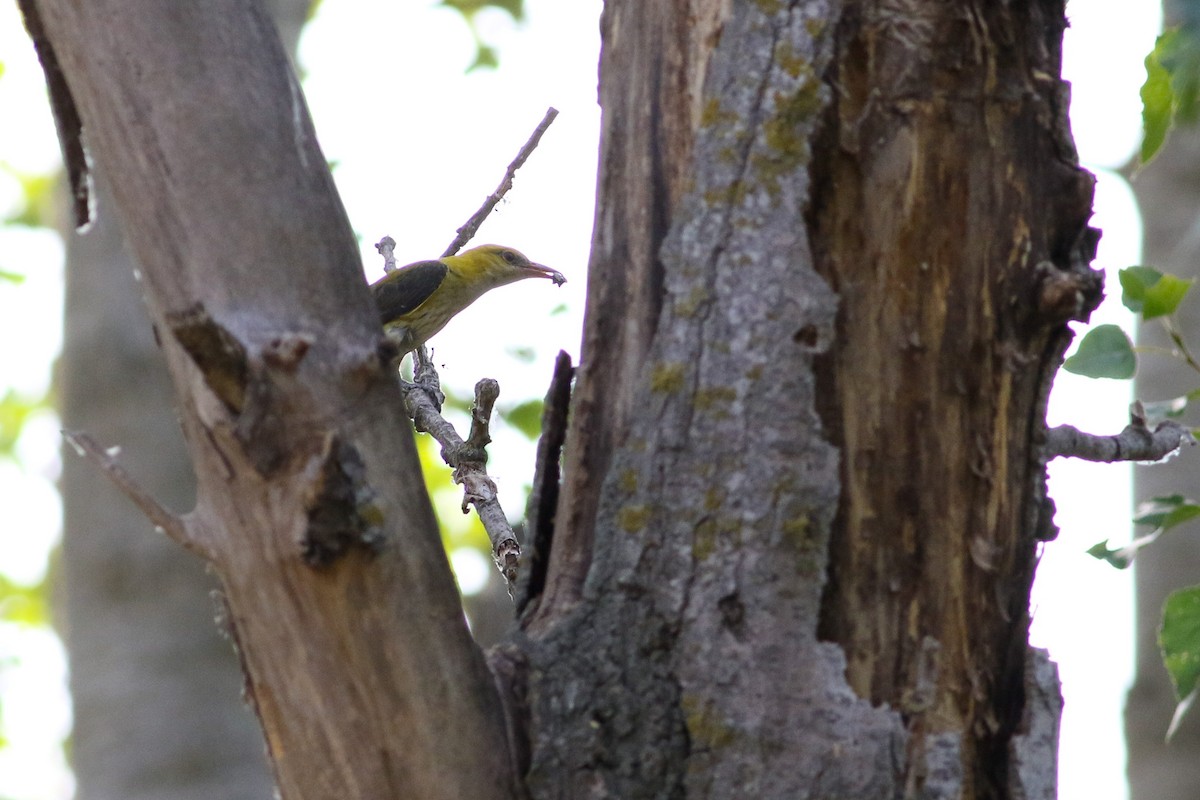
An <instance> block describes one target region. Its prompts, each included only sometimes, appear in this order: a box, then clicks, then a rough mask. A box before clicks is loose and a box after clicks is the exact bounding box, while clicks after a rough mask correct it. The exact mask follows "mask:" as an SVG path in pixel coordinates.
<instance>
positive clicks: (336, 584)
mask: <svg viewBox="0 0 1200 800" xmlns="http://www.w3.org/2000/svg"><path fill="white" fill-rule="evenodd" d="M38 5H39V7H40V8H42V9H43V12H44V15H45V17H46V22H47V29H48V32H49V37H50V40H51V41H52V42H53V43H54V46H55V49H56V51H57V52H58V57H59V59H60V61H61V62H62V63H63V67H64V71H65V73H66V76H67V80H68V82H69V84H70V86H71V89H72V90H73V91H74V93H75V98H76V100H77V101H78V104H79V105H80V107H81V110H82V112H83V118H84V121H85V125H86V126H87V129H88V130H89V132H90V134H91V138H90V139H89V142H90V143H91V144H92V145H93V146H94V149H95V151H96V153H97V158H98V159H99V160H100V161H101V162H102V163H104V164H106V165H107V166H108V169H109V171H110V172H111V173H112V174H114V175H120V176H121V180H120V182H119V185H118V186H117V195H118V205H119V206H120V208H121V212H122V214H123V216H124V217H125V219H126V223H127V225H128V227H129V229H130V232H131V240H132V241H133V242H134V244H135V246H136V247H137V249H138V253H139V255H140V258H141V261H142V262H143V264H144V265H145V270H146V273H147V281H146V285H147V291H148V292H149V294H150V304H151V307H152V310H153V313H154V315H155V319H156V321H157V323H158V325H159V330H160V335H161V338H162V341H163V347H164V349H165V351H166V352H167V356H168V362H169V363H170V365H171V368H172V374H173V377H174V379H175V382H176V386H177V388H178V390H179V392H180V394H181V398H182V403H181V404H182V407H183V414H184V427H185V430H186V431H187V433H188V437H189V444H190V446H191V448H192V453H193V459H194V460H195V462H196V464H197V471H198V474H199V477H200V490H199V499H198V509H197V512H196V513H195V514H193V515H192V516H191V517H189V519H188V520H187V521H186V522H185V523H184V524H181V525H178V526H176V527H177V530H176V535H178V536H179V537H180V538H181V539H184V540H186V541H189V542H191V543H192V545H193V546H194V547H196V548H197V549H200V550H202V551H203V552H204V553H205V555H207V557H208V558H210V560H212V562H213V563H214V565H215V567H216V570H217V572H218V573H219V574H220V575H221V577H222V580H223V583H224V585H225V587H226V592H227V597H228V601H229V604H230V607H231V609H232V619H233V621H234V624H235V629H236V632H237V636H238V642H239V644H240V646H241V649H242V653H243V658H244V663H245V666H246V670H247V675H248V679H249V683H250V686H251V689H252V691H253V695H254V697H255V699H256V701H257V706H258V710H259V712H260V714H261V715H262V717H263V723H264V727H265V729H266V732H267V738H268V742H269V745H270V751H271V754H272V756H273V758H274V761H275V765H276V769H277V773H278V777H279V782H280V786H281V789H282V793H283V796H284V797H287V798H299V797H305V798H334V797H336V798H360V797H361V798H379V797H390V796H400V795H401V794H403V796H410V797H514V796H518V795H519V794H520V793H521V791H522V789H520V788H518V787H519V783H520V782H521V779H522V778H524V784H525V788H526V789H527V790H528V791H529V793H530V794H532V796H534V797H537V798H587V797H621V798H641V797H682V796H688V797H712V798H729V797H780V798H783V797H855V798H890V797H899V796H903V795H906V794H907V795H909V796H914V797H916V796H923V797H964V798H1008V797H1013V798H1015V797H1027V798H1032V797H1039V798H1048V797H1051V796H1052V794H1053V773H1054V746H1053V742H1054V735H1055V730H1054V729H1055V725H1056V722H1057V711H1056V708H1055V698H1056V688H1057V687H1056V683H1055V681H1054V678H1053V671H1052V669H1048V668H1047V665H1046V664H1045V663H1044V662H1043V661H1041V660H1039V659H1037V658H1034V657H1032V656H1031V654H1030V653H1029V652H1028V649H1027V645H1026V628H1027V622H1028V616H1027V603H1028V590H1029V582H1030V578H1031V576H1032V571H1033V564H1034V553H1035V548H1036V544H1037V541H1038V538H1039V536H1045V535H1048V533H1049V532H1050V531H1051V530H1052V527H1051V523H1050V522H1049V517H1048V509H1047V506H1046V504H1045V503H1044V502H1043V497H1042V489H1043V481H1042V472H1043V470H1042V464H1041V461H1040V449H1039V443H1040V438H1039V437H1040V435H1041V432H1042V423H1041V419H1042V412H1043V410H1044V402H1045V393H1046V391H1047V389H1048V382H1049V379H1050V376H1051V375H1052V372H1053V369H1054V368H1055V367H1056V366H1057V363H1058V360H1059V358H1060V356H1061V353H1062V350H1063V349H1064V347H1065V344H1066V340H1067V336H1068V334H1067V329H1066V327H1065V322H1066V321H1067V320H1068V319H1071V318H1078V317H1081V316H1085V315H1086V314H1087V312H1088V311H1090V309H1091V307H1092V305H1093V304H1094V303H1095V301H1096V299H1097V296H1098V292H1097V287H1096V284H1095V279H1094V276H1093V274H1092V273H1091V272H1090V270H1089V269H1088V267H1087V261H1088V260H1089V258H1090V256H1091V251H1092V246H1093V244H1094V238H1093V235H1092V234H1091V232H1090V231H1089V230H1088V228H1087V225H1086V222H1087V217H1088V213H1089V207H1090V196H1091V194H1090V192H1091V180H1090V178H1089V176H1087V174H1086V173H1083V172H1082V171H1080V170H1079V168H1078V166H1077V165H1076V163H1075V154H1074V150H1073V147H1072V145H1071V140H1070V135H1069V133H1068V131H1067V129H1066V94H1065V89H1064V87H1063V85H1062V83H1061V82H1060V81H1059V79H1058V75H1059V66H1060V65H1059V42H1060V40H1061V33H1062V27H1063V24H1064V23H1063V7H1062V3H1061V2H1055V1H1054V0H1042V1H1041V2H1032V3H1026V4H1021V5H1020V6H1019V7H1018V6H1016V5H1006V4H995V3H965V4H963V3H950V4H947V3H936V2H932V1H931V0H925V1H924V2H912V3H908V4H897V3H894V2H867V3H852V4H846V5H844V6H843V5H840V4H837V3H833V2H829V1H828V0H809V2H795V3H790V4H785V3H778V2H761V0H760V2H744V1H742V0H729V1H727V2H717V0H690V2H689V1H688V0H681V1H679V2H665V0H655V1H654V2H647V1H646V0H612V1H611V2H609V3H608V4H607V6H606V9H605V12H604V21H603V31H604V53H603V57H602V63H601V76H602V77H601V102H602V105H603V107H604V113H605V116H604V123H603V125H604V128H603V135H602V153H601V174H600V192H599V200H598V208H597V216H596V219H597V226H596V234H595V242H594V245H595V246H594V254H593V260H592V265H591V266H592V272H591V277H590V286H589V304H588V311H587V322H586V331H585V342H584V351H583V359H582V365H583V366H582V369H581V372H580V376H579V380H578V385H577V387H576V393H575V400H574V406H573V418H572V423H571V428H570V432H569V437H568V441H567V446H566V447H567V453H568V456H567V461H566V477H565V481H566V482H565V486H564V496H563V498H562V501H561V503H560V506H559V512H558V516H557V525H556V531H555V538H554V541H553V545H552V549H551V552H550V554H549V560H548V564H549V572H548V574H547V575H546V580H545V583H544V586H545V590H544V592H543V593H542V594H541V596H540V597H537V598H535V602H534V603H533V604H531V605H530V606H529V607H528V608H527V611H526V614H525V615H524V617H523V619H522V623H521V626H520V628H519V630H518V631H517V632H516V633H515V634H514V636H513V637H512V639H511V640H510V641H509V642H508V643H507V644H506V645H504V646H502V647H501V648H500V649H498V650H496V651H495V652H494V653H493V657H492V664H493V668H494V671H495V673H496V674H497V675H498V677H499V678H500V688H501V691H499V692H497V691H496V689H495V687H494V684H493V683H492V680H491V678H490V677H489V676H488V674H487V673H486V671H485V670H484V668H483V665H482V661H481V659H480V658H479V653H478V652H477V651H475V650H474V648H473V646H472V645H471V643H470V641H469V639H468V638H467V636H466V632H465V630H464V629H463V626H462V624H461V614H460V612H459V609H458V606H457V601H456V600H455V598H454V597H453V593H452V583H451V581H450V579H449V576H448V573H447V570H446V565H445V560H444V557H443V556H442V555H441V553H440V551H439V549H438V542H437V537H436V531H435V529H434V527H433V524H432V519H431V517H430V515H429V511H428V505H427V503H426V502H425V500H424V497H423V496H422V492H421V489H420V486H419V483H418V481H419V472H418V471H417V469H416V465H415V460H414V458H413V454H412V448H411V442H410V441H409V439H408V437H407V436H406V432H407V423H406V422H405V421H404V420H403V419H401V418H400V417H398V416H397V414H396V413H395V412H396V409H397V408H398V407H399V402H398V397H397V394H396V391H395V388H394V387H393V386H392V385H391V383H390V382H389V381H388V380H386V379H385V375H384V373H383V371H382V370H381V368H380V365H379V363H378V360H377V359H376V358H375V349H374V348H375V345H374V343H375V341H376V339H377V336H378V331H375V330H373V318H372V315H371V314H370V312H369V308H368V305H367V297H366V294H365V292H364V291H363V290H362V286H361V284H362V281H361V277H360V275H359V274H358V270H357V265H356V264H355V263H353V261H354V259H353V248H352V241H351V239H350V236H349V234H348V230H347V228H346V226H345V222H344V220H343V218H342V212H341V208H340V206H339V204H338V203H337V201H336V198H335V196H334V195H333V189H332V184H331V183H330V181H329V180H328V176H327V174H326V172H325V171H324V168H323V160H322V158H321V155H320V152H319V150H318V148H317V147H316V145H315V143H314V141H313V138H312V131H311V127H310V126H309V124H308V121H307V117H306V116H305V112H304V108H303V104H302V100H301V98H300V96H299V94H298V93H297V92H296V88H295V84H294V82H293V81H292V80H291V79H290V78H289V77H288V76H287V75H286V73H285V72H284V71H283V59H282V58H281V56H280V55H279V54H278V48H277V46H276V45H274V44H273V43H272V42H271V41H269V40H268V38H269V37H268V36H267V35H266V33H265V32H264V31H265V26H264V24H263V23H262V22H261V19H260V18H259V17H258V15H257V14H256V13H255V12H254V10H253V8H252V7H251V6H248V5H246V4H243V3H239V2H235V1H234V0H225V1H224V2H221V3H217V6H218V7H211V6H204V7H200V6H196V7H192V6H181V5H179V4H173V3H167V2H160V3H141V4H137V3H132V2H130V0H94V1H93V2H91V3H88V4H83V5H79V4H75V5H72V4H68V3H65V2H61V0H41V2H39V4H38ZM135 6H136V7H138V8H137V13H133V9H134V7H135ZM839 451H840V453H841V454H840V455H839ZM331 522H333V523H335V524H332V525H331ZM305 555H307V556H308V561H307V562H306V560H305V558H304V556H305ZM535 585H537V584H535ZM501 698H503V699H501ZM505 730H507V733H508V737H507V738H508V742H507V743H506V742H505V739H506V736H505V733H504V731H505ZM510 748H511V749H510ZM510 756H511V760H510Z"/></svg>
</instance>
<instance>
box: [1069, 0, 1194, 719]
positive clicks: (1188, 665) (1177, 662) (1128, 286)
mask: <svg viewBox="0 0 1200 800" xmlns="http://www.w3.org/2000/svg"><path fill="white" fill-rule="evenodd" d="M1196 5H1197V7H1198V12H1200V3H1197V4H1196ZM1197 30H1200V25H1198V26H1197ZM1164 38H1167V37H1166V36H1164V37H1160V39H1159V44H1160V46H1161V45H1162V43H1163V39H1164ZM1170 41H1171V40H1169V39H1168V42H1170ZM1198 41H1200V40H1198ZM1170 46H1171V47H1178V46H1181V45H1170ZM1157 49H1158V48H1156V50H1157ZM1172 52H1174V51H1172ZM1153 55H1154V54H1152V56H1153ZM1181 57H1182V56H1181ZM1188 58H1192V56H1188ZM1150 61H1151V59H1150V58H1148V59H1147V66H1149V65H1150ZM1171 63H1176V62H1171ZM1164 69H1166V67H1164ZM1190 69H1192V70H1193V74H1194V76H1196V80H1200V47H1198V49H1197V56H1196V61H1195V63H1193V64H1192V65H1191V67H1190ZM1172 80H1173V81H1174V78H1173V79H1172ZM1196 80H1193V81H1192V82H1191V83H1189V84H1187V86H1188V91H1190V92H1191V93H1192V98H1191V100H1190V101H1189V102H1190V105H1188V106H1186V108H1184V107H1181V106H1178V105H1176V106H1173V109H1174V113H1175V114H1176V115H1177V116H1179V117H1181V118H1187V119H1193V118H1195V116H1196V113H1197V96H1198V95H1200V88H1198V86H1197V83H1196ZM1182 85H1184V84H1183V83H1179V84H1178V86H1182ZM1178 86H1177V83H1176V82H1173V83H1172V91H1173V92H1174V91H1177V89H1178ZM1146 96H1147V90H1146V88H1145V87H1143V89H1142V97H1143V99H1145V98H1146ZM1172 102H1176V101H1174V100H1173V101H1172ZM1181 109H1182V110H1181ZM1183 111H1186V112H1187V113H1188V114H1190V115H1192V116H1191V117H1182V113H1183ZM1162 135H1163V136H1165V135H1166V134H1165V130H1163V131H1162ZM1147 141H1150V131H1149V130H1147ZM1158 144H1161V141H1159V142H1158ZM1157 146H1158V145H1154V147H1155V148H1157ZM1143 151H1145V145H1143ZM1152 154H1153V151H1151V155H1152ZM1143 160H1146V156H1145V152H1143ZM1119 277H1120V281H1121V302H1122V303H1123V304H1124V305H1125V307H1126V308H1128V309H1129V310H1130V311H1133V312H1134V313H1135V314H1138V315H1139V316H1140V317H1141V320H1142V321H1143V322H1149V321H1151V320H1156V321H1157V322H1158V323H1159V324H1160V325H1162V326H1163V329H1164V330H1165V331H1166V333H1167V336H1168V337H1169V338H1170V340H1171V343H1172V345H1173V347H1171V348H1169V349H1163V348H1159V349H1158V350H1157V351H1155V350H1153V349H1149V348H1146V349H1145V350H1146V352H1156V353H1157V354H1161V355H1166V356H1168V357H1170V358H1174V359H1177V360H1178V361H1181V362H1182V363H1183V364H1184V365H1185V366H1187V367H1190V368H1191V369H1192V371H1193V372H1195V373H1197V374H1198V375H1200V362H1198V361H1197V360H1196V358H1195V357H1194V356H1193V355H1192V353H1191V350H1190V349H1189V348H1188V344H1187V342H1186V340H1185V339H1184V336H1183V333H1182V331H1180V330H1179V328H1178V327H1177V326H1176V324H1175V321H1174V314H1175V312H1176V311H1177V310H1178V309H1179V306H1180V304H1181V303H1182V302H1183V301H1184V299H1185V298H1186V297H1187V294H1188V292H1189V291H1190V290H1191V288H1192V284H1193V283H1194V282H1195V281H1193V280H1185V279H1183V278H1180V277H1178V276H1175V275H1171V274H1170V273H1165V272H1161V271H1159V270H1157V269H1155V268H1153V267H1146V266H1136V267H1129V268H1128V269H1123V270H1121V272H1120V276H1119ZM1138 349H1141V348H1138ZM1138 349H1135V348H1134V347H1133V346H1132V343H1131V342H1130V341H1129V337H1128V336H1126V335H1125V333H1124V332H1123V331H1122V330H1121V329H1120V328H1118V327H1117V326H1115V325H1100V326H1098V327H1096V328H1095V329H1093V330H1092V331H1090V332H1089V333H1088V334H1087V336H1085V337H1084V338H1083V341H1081V342H1080V343H1079V350H1078V351H1077V352H1076V354H1075V355H1074V356H1072V357H1071V358H1069V359H1067V361H1066V363H1065V364H1064V365H1063V366H1064V368H1065V369H1067V370H1069V371H1071V372H1074V373H1077V374H1080V375H1086V376H1087V377H1091V378H1131V377H1133V374H1134V372H1136V370H1137V358H1138ZM1196 400H1200V386H1198V387H1197V388H1195V389H1192V390H1191V391H1190V392H1188V393H1186V394H1183V395H1180V396H1179V397H1173V398H1170V399H1168V400H1159V401H1156V402H1148V403H1140V402H1139V403H1136V404H1135V407H1137V408H1140V411H1139V412H1136V413H1140V414H1142V415H1144V417H1145V420H1146V423H1147V425H1149V426H1155V425H1157V424H1159V423H1160V422H1162V421H1163V420H1166V419H1179V418H1181V417H1182V416H1183V415H1184V414H1185V413H1186V411H1187V410H1188V408H1189V407H1190V406H1191V404H1192V403H1193V402H1194V401H1196ZM1198 517H1200V502H1197V501H1196V500H1192V499H1189V498H1188V497H1186V496H1184V495H1183V494H1179V493H1176V494H1171V495H1165V496H1161V497H1153V498H1151V499H1149V500H1147V501H1145V502H1144V503H1142V504H1140V505H1139V506H1138V507H1137V510H1136V511H1135V513H1134V517H1133V521H1134V523H1135V524H1137V525H1144V526H1147V527H1149V528H1150V529H1151V530H1150V532H1149V533H1147V534H1145V535H1142V536H1139V537H1137V538H1136V539H1134V540H1133V541H1132V542H1130V543H1129V544H1127V545H1124V546H1122V547H1117V548H1111V547H1109V545H1108V540H1105V541H1103V542H1100V543H1098V544H1096V545H1094V546H1093V547H1091V548H1090V549H1089V550H1088V553H1089V554H1090V555H1092V556H1095V557H1096V558H1098V559H1100V560H1102V561H1105V562H1107V563H1109V564H1111V565H1112V566H1114V567H1116V568H1117V569H1125V568H1126V567H1128V566H1129V565H1130V564H1131V563H1133V559H1134V558H1135V557H1136V555H1137V553H1138V552H1139V551H1140V550H1141V549H1142V548H1143V547H1146V546H1148V545H1151V544H1153V543H1154V542H1155V541H1157V540H1158V539H1159V538H1160V537H1162V536H1163V535H1165V534H1166V533H1167V532H1169V531H1171V530H1172V529H1174V528H1177V527H1180V526H1181V525H1183V524H1185V523H1187V522H1190V521H1192V520H1194V519H1196V518H1198ZM1159 646H1160V647H1161V649H1162V654H1163V662H1164V664H1165V665H1166V667H1167V671H1168V672H1170V674H1171V679H1172V680H1173V681H1174V683H1175V690H1176V694H1177V696H1178V698H1179V703H1178V705H1177V706H1176V708H1175V716H1174V718H1173V719H1172V720H1171V726H1170V729H1169V730H1168V731H1167V735H1168V737H1169V736H1170V735H1171V734H1172V733H1173V732H1174V731H1175V729H1176V728H1177V727H1178V725H1179V723H1180V720H1182V719H1183V717H1184V715H1185V714H1186V713H1187V711H1188V709H1190V708H1191V706H1192V705H1193V703H1194V702H1195V700H1196V697H1197V693H1198V691H1197V687H1196V683H1197V678H1198V676H1200V586H1194V587H1191V588H1190V589H1183V590H1180V591H1178V592H1176V593H1175V594H1173V595H1171V597H1170V598H1168V600H1167V603H1166V607H1165V608H1164V610H1163V622H1162V629H1161V631H1160V635H1159Z"/></svg>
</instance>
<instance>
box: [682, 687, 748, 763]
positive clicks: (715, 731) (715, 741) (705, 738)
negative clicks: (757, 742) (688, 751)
mask: <svg viewBox="0 0 1200 800" xmlns="http://www.w3.org/2000/svg"><path fill="white" fill-rule="evenodd" d="M679 705H680V707H681V708H682V709H683V719H684V722H685V724H686V725H687V729H688V738H689V739H690V740H691V743H692V749H693V750H695V749H697V748H700V749H704V750H710V751H711V750H717V749H720V748H724V747H728V746H729V745H731V744H733V742H734V741H735V740H736V739H737V735H738V733H737V729H736V728H734V727H733V726H732V725H730V724H729V723H728V722H726V721H725V719H724V717H723V716H722V714H721V713H720V711H719V710H717V709H715V708H713V706H712V704H711V703H710V702H709V701H708V700H705V699H704V698H701V697H698V696H696V695H695V694H692V693H685V694H684V695H683V696H682V697H681V698H680V699H679Z"/></svg>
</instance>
